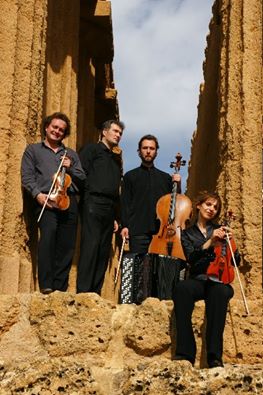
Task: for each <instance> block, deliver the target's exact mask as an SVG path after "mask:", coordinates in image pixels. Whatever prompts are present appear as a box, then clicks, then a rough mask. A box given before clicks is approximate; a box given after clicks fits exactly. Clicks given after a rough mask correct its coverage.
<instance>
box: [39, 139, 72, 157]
mask: <svg viewBox="0 0 263 395" xmlns="http://www.w3.org/2000/svg"><path fill="white" fill-rule="evenodd" d="M42 145H43V146H44V147H45V148H48V149H50V150H51V151H53V150H52V148H50V147H49V146H48V145H47V144H46V143H45V141H44V140H43V141H42ZM65 149H66V147H65V145H64V144H63V143H61V144H60V146H59V147H58V150H57V151H56V152H55V151H53V152H55V153H56V154H57V153H58V152H60V151H63V150H65Z"/></svg>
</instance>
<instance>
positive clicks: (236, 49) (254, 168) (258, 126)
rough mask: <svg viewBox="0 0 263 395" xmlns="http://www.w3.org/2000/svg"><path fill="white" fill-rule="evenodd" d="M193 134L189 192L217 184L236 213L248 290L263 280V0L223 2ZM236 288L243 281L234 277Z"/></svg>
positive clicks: (216, 10)
mask: <svg viewBox="0 0 263 395" xmlns="http://www.w3.org/2000/svg"><path fill="white" fill-rule="evenodd" d="M207 42H208V46H207V49H206V61H205V64H204V84H202V86H201V92H200V103H199V111H198V121H197V131H196V132H195V134H194V136H193V140H192V143H193V144H192V155H191V162H190V168H189V179H188V185H187V189H188V193H189V195H190V196H191V197H193V196H195V195H196V193H197V192H198V191H199V190H202V189H210V190H215V189H217V190H218V192H219V193H220V195H221V197H222V200H223V207H224V209H225V211H226V210H229V209H232V210H233V211H234V213H235V214H236V217H237V219H236V221H235V222H234V223H233V228H234V231H235V237H236V240H237V244H238V246H239V249H240V251H241V252H242V256H243V259H242V264H241V268H240V270H241V273H242V281H243V283H244V286H245V290H246V293H247V295H249V297H251V298H253V297H255V298H257V297H259V296H260V297H261V289H262V288H261V280H262V234H261V232H262V216H261V204H262V203H261V188H262V185H261V171H262V164H261V163H262V158H261V155H262V86H263V80H262V2H261V0H251V1H249V0H242V1H228V0H222V1H219V0H218V1H216V2H215V4H214V7H213V19H212V21H211V24H210V35H209V36H208V39H207ZM235 288H236V294H237V295H238V294H239V287H238V285H237V284H236V283H235Z"/></svg>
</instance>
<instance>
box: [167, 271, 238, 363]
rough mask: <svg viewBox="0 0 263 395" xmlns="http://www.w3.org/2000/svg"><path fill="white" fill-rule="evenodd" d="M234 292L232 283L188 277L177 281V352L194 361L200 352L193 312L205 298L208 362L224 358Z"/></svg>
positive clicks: (175, 298)
mask: <svg viewBox="0 0 263 395" xmlns="http://www.w3.org/2000/svg"><path fill="white" fill-rule="evenodd" d="M233 294H234V291H233V288H232V287H231V285H225V284H222V283H216V282H214V281H210V280H207V281H202V280H196V279H188V280H184V281H180V282H178V283H177V284H176V287H175V294H174V307H175V319H176V354H177V355H183V356H185V357H186V359H189V360H190V361H191V362H192V363H194V361H195V356H196V343H195V338H194V332H193V327H192V321H191V318H192V312H193V309H194V304H195V302H196V301H197V300H202V299H203V300H204V301H205V311H206V319H207V324H206V350H207V360H208V363H209V361H210V360H212V359H215V358H216V359H219V360H221V359H222V353H223V332H224V327H225V320H226V313H227V306H228V302H229V300H230V299H231V298H232V296H233Z"/></svg>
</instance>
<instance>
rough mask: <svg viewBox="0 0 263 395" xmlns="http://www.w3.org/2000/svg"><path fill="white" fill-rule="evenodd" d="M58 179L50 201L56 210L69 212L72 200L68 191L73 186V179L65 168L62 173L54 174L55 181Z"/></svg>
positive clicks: (63, 167)
mask: <svg viewBox="0 0 263 395" xmlns="http://www.w3.org/2000/svg"><path fill="white" fill-rule="evenodd" d="M55 177H56V180H55V184H54V187H53V190H52V192H51V194H50V196H49V201H50V202H51V204H52V206H53V207H54V208H57V209H59V210H67V209H68V208H69V205H70V199H69V196H68V194H67V189H68V188H69V187H70V185H71V177H70V175H69V174H67V173H66V168H65V166H62V168H61V171H60V172H59V173H58V175H57V174H54V176H53V179H54V178H55Z"/></svg>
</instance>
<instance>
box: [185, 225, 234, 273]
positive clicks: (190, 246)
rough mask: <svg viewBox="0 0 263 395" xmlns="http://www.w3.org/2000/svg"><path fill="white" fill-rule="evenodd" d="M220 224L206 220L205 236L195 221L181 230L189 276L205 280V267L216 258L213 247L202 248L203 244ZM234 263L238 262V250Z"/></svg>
mask: <svg viewBox="0 0 263 395" xmlns="http://www.w3.org/2000/svg"><path fill="white" fill-rule="evenodd" d="M220 226H221V225H218V224H214V223H213V222H208V223H207V225H206V236H204V235H203V233H202V232H201V231H200V229H199V227H198V226H197V223H195V224H194V225H193V226H191V227H190V228H188V229H185V230H183V231H182V234H181V242H182V247H183V250H184V254H185V256H186V259H187V262H188V263H189V265H190V269H189V274H190V277H192V278H193V277H194V278H198V279H203V280H206V279H207V278H208V277H207V275H206V271H207V268H208V266H209V264H210V263H211V262H213V261H214V260H215V258H216V255H215V253H214V247H209V248H207V249H202V246H203V244H204V243H205V242H206V241H207V240H208V239H210V238H211V236H212V233H213V231H214V229H217V228H220ZM235 260H236V263H237V264H239V263H240V255H239V253H238V251H236V252H235Z"/></svg>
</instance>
